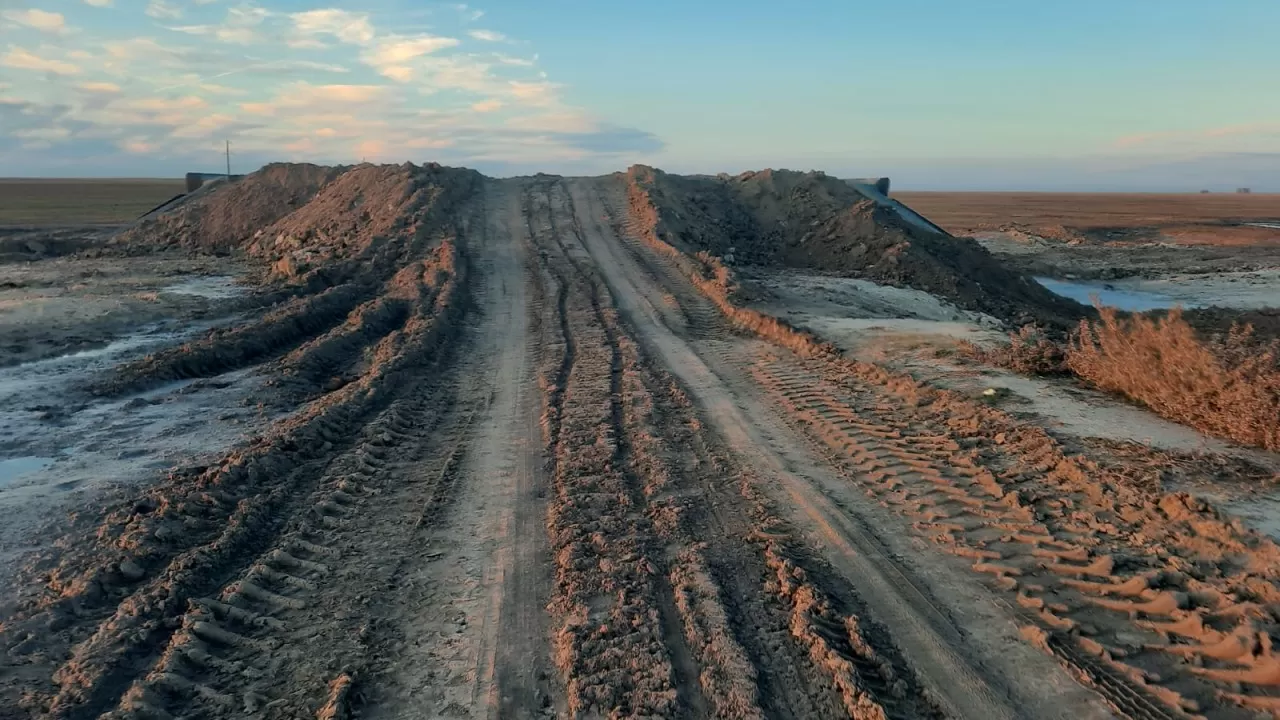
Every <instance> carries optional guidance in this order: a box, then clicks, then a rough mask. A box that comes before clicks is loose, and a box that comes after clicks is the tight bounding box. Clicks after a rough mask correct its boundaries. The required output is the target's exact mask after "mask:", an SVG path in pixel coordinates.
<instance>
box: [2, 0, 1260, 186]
mask: <svg viewBox="0 0 1280 720" xmlns="http://www.w3.org/2000/svg"><path fill="white" fill-rule="evenodd" d="M1278 27H1280V2H1274V1H1273V0H1218V2H1216V3H1212V4H1207V3H1204V2H1202V1H1201V0H1197V1H1195V2H1191V1H1188V0H1163V1H1160V2H1157V1H1155V0H1110V1H1109V2H1103V1H1101V0H1074V1H1073V2H1048V1H1046V2H1041V3H1029V2H1025V0H1020V1H1016V2H1015V1H1013V0H1000V1H997V0H966V1H965V2H957V1H955V0H897V1H896V2H877V3H872V2H862V1H861V0H843V1H842V2H837V1H826V0H821V1H820V0H811V1H809V2H804V1H800V2H794V3H779V2H776V1H771V2H764V1H757V0H737V2H725V1H721V0H701V1H698V2H690V1H689V0H685V1H684V2H675V1H674V0H648V1H647V2H643V3H626V2H605V1H602V0H594V1H590V2H589V1H587V0H544V1H543V2H531V1H530V0H491V1H489V2H483V3H482V4H481V3H473V4H470V5H467V4H459V3H431V2H425V3H424V2H410V1H406V0H374V1H373V2H360V3H356V2H339V1H338V0H253V1H248V0H38V2H28V1H27V0H0V175H37V176H40V175H42V176H64V175H99V176H110V175H130V176H163V175H176V174H179V173H181V172H184V171H186V170H188V169H204V168H217V167H219V166H220V165H221V158H220V157H219V155H220V152H221V148H222V143H223V141H224V139H227V138H229V139H230V140H231V142H232V149H233V163H234V164H236V165H237V166H238V167H241V168H242V169H247V168H250V167H253V166H256V165H258V164H261V163H262V162H265V161H268V160H306V161H313V162H322V163H350V162H358V161H360V160H361V159H367V160H370V161H385V162H401V161H404V160H412V161H415V162H424V161H428V160H436V161H439V162H444V163H448V164H459V165H467V166H471V167H476V168H477V169H480V170H482V171H485V172H489V173H492V174H512V173H524V172H533V171H538V170H542V171H547V172H563V173H596V172H607V171H612V170H617V169H622V168H624V167H626V166H627V165H629V164H631V163H634V162H645V163H649V164H653V165H656V166H658V167H662V168H664V169H668V170H672V171H677V172H719V171H728V172H736V171H740V170H746V169H758V168H762V167H790V168H796V169H823V170H827V171H828V172H832V173H835V174H839V175H873V174H888V175H891V176H893V177H894V179H895V185H896V186H897V187H911V188H934V187H936V188H939V189H951V188H958V189H1099V190H1123V189H1135V190H1138V189H1151V190H1179V189H1183V190H1195V189H1199V188H1201V187H1211V188H1214V189H1224V188H1228V187H1235V186H1237V185H1249V186H1252V187H1255V188H1256V189H1258V190H1277V191H1280V91H1278V90H1280V80H1277V79H1276V76H1275V69H1276V68H1277V67H1280V50H1278V49H1277V46H1280V43H1278V42H1276V40H1275V32H1276V28H1278Z"/></svg>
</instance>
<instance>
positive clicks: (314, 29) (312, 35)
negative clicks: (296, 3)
mask: <svg viewBox="0 0 1280 720" xmlns="http://www.w3.org/2000/svg"><path fill="white" fill-rule="evenodd" d="M289 17H290V19H292V20H293V29H294V32H295V33H296V36H297V37H296V42H300V43H303V45H301V46H303V47H305V46H308V45H306V43H319V40H318V38H317V37H316V36H319V35H328V36H332V37H335V38H337V39H338V40H340V41H342V42H344V43H348V44H351V45H366V44H368V43H370V42H372V41H373V38H374V35H375V34H376V33H375V32H374V29H373V24H372V23H371V22H369V15H368V13H362V12H350V11H348V10H340V9H338V8H324V9H320V10H307V11H305V12H299V13H293V14H292V15H290V16H289ZM311 46H314V45H311ZM320 46H321V47H323V45H320ZM295 47H299V46H296V45H295Z"/></svg>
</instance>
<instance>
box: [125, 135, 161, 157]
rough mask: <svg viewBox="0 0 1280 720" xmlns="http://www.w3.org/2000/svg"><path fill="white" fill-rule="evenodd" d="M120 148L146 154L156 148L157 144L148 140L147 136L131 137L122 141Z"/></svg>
mask: <svg viewBox="0 0 1280 720" xmlns="http://www.w3.org/2000/svg"><path fill="white" fill-rule="evenodd" d="M120 149H121V150H124V151H125V152H131V153H138V154H145V153H149V152H151V151H153V150H155V149H156V146H155V145H153V144H151V143H149V142H147V140H146V138H129V139H127V140H122V141H120Z"/></svg>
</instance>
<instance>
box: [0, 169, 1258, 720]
mask: <svg viewBox="0 0 1280 720" xmlns="http://www.w3.org/2000/svg"><path fill="white" fill-rule="evenodd" d="M626 182H627V181H626V178H625V177H624V176H622V175H616V176H609V177H605V178H595V179H562V178H558V177H552V176H541V175H540V176H537V177H533V178H520V179H513V180H504V181H496V180H484V181H482V182H481V183H480V185H479V187H478V188H477V189H476V191H475V192H474V193H471V194H469V195H467V197H466V199H465V200H464V201H462V202H460V203H459V204H458V205H456V206H452V207H450V208H449V210H450V212H448V213H447V214H442V215H438V216H435V219H434V220H430V221H428V220H425V219H423V220H422V221H421V222H420V223H419V224H418V225H416V226H415V227H416V228H417V229H416V230H414V235H413V236H412V237H413V241H406V242H404V243H402V244H401V248H402V249H397V250H389V249H387V248H388V247H392V246H385V247H383V248H382V249H380V250H379V251H378V252H380V253H384V254H382V255H378V256H376V258H375V259H374V260H373V261H370V264H369V267H370V268H373V270H369V272H370V273H373V274H374V276H371V277H370V278H363V279H357V280H352V281H351V282H350V283H348V284H338V285H336V286H335V287H332V288H328V289H324V290H321V291H318V292H316V293H315V294H313V295H310V296H308V297H306V298H301V299H299V300H298V301H294V302H292V303H287V304H285V305H284V306H282V309H281V310H279V311H276V312H275V313H273V314H270V315H268V316H266V317H264V318H263V319H260V320H258V321H256V322H258V323H260V324H264V323H265V324H266V325H262V327H270V328H279V327H285V326H287V327H289V328H291V329H292V330H291V334H287V335H283V336H281V337H283V338H284V339H283V340H281V341H280V342H279V343H275V344H267V346H264V344H263V343H262V342H261V341H259V340H253V338H257V337H259V336H260V335H259V334H255V333H257V330H255V328H256V327H258V325H251V326H249V327H245V328H240V329H238V330H237V331H236V332H228V333H222V334H215V335H213V336H211V338H210V339H209V340H208V342H207V343H205V344H203V345H202V344H200V343H192V344H189V345H187V346H184V347H183V348H181V349H179V350H178V351H175V354H172V355H169V356H165V355H163V354H162V355H159V356H154V357H152V358H150V359H149V360H148V361H147V362H145V363H140V364H137V365H136V366H134V367H130V368H125V369H123V370H122V371H121V374H120V376H119V381H118V382H116V383H114V384H110V383H109V384H107V386H106V389H105V390H104V391H105V392H114V393H121V394H123V393H127V392H130V391H131V390H132V389H133V388H135V387H140V386H144V385H146V384H148V383H149V382H151V381H156V380H159V379H165V378H171V377H187V376H202V375H203V376H212V375H216V374H218V373H221V372H226V371H228V370H238V369H243V368H245V367H256V366H262V367H263V368H268V369H270V371H271V372H273V373H275V374H277V375H279V376H280V377H282V378H284V379H285V380H286V381H282V382H281V384H280V386H279V392H281V393H285V394H287V395H288V396H289V397H297V398H300V399H301V400H302V401H303V402H304V404H303V405H302V409H301V410H299V411H298V412H296V413H294V414H292V415H290V416H289V417H288V418H287V419H285V420H282V421H280V422H279V423H277V424H276V426H273V427H272V428H271V430H270V431H268V432H267V433H265V434H264V435H263V436H262V437H261V438H260V439H258V440H256V441H254V442H253V443H252V444H250V445H249V446H247V447H241V448H237V449H235V450H233V451H232V452H230V453H229V454H228V455H227V456H226V457H225V458H224V459H223V460H222V461H221V462H218V463H214V464H212V465H210V466H208V467H202V468H188V469H179V470H177V471H175V472H173V473H172V474H171V475H170V477H169V478H168V479H166V480H164V481H162V482H160V483H158V484H157V485H156V486H155V487H153V488H151V489H149V490H147V491H145V492H143V493H141V494H139V495H138V496H137V497H133V498H130V499H128V500H127V501H124V502H121V503H119V504H117V505H114V506H112V507H109V508H107V510H105V511H104V512H103V514H102V516H101V517H85V518H81V519H79V520H77V521H75V522H73V523H71V524H70V525H69V526H68V528H66V529H65V534H64V535H63V536H62V537H61V538H60V539H59V540H58V543H57V544H56V551H51V552H50V553H48V554H47V555H45V556H43V557H37V558H35V559H33V560H32V562H31V565H30V572H29V573H28V578H27V582H28V583H29V586H28V587H26V588H25V589H23V590H22V591H21V592H20V593H15V596H14V598H13V599H12V600H11V601H7V602H6V603H5V604H4V606H3V607H0V639H2V640H3V645H4V647H5V649H6V650H7V654H6V655H5V656H4V660H3V661H0V663H2V664H0V708H5V709H6V712H5V713H0V716H4V717H8V716H10V715H12V716H15V717H26V716H29V717H39V718H68V719H73V718H91V717H111V718H133V717H138V718H152V717H155V718H167V717H184V718H231V717H282V718H284V717H287V718H323V719H332V718H344V717H362V718H421V717H468V718H543V717H664V718H818V717H831V718H836V717H854V718H860V719H863V720H869V719H872V718H903V719H906V718H957V719H958V718H974V719H984V720H985V719H987V718H1106V717H1113V716H1122V717H1131V718H1183V717H1189V716H1194V715H1196V714H1203V715H1205V716H1207V717H1213V718H1237V717H1239V718H1244V717H1252V716H1253V714H1254V713H1255V712H1257V711H1265V710H1270V709H1274V708H1275V707H1277V701H1276V700H1275V699H1274V698H1273V697H1271V696H1270V695H1269V690H1270V688H1271V687H1272V686H1274V685H1275V684H1276V683H1277V682H1280V680H1278V679H1277V677H1276V676H1275V674H1274V668H1275V667H1280V664H1274V665H1273V664H1272V663H1276V661H1275V660H1274V659H1273V657H1272V656H1271V654H1270V645H1269V643H1267V642H1266V641H1265V640H1263V639H1261V638H1262V637H1263V636H1265V635H1266V632H1267V630H1266V628H1267V625H1266V621H1265V619H1264V617H1265V615H1264V612H1263V609H1265V607H1267V606H1268V605H1269V604H1270V603H1272V602H1274V600H1273V599H1272V598H1271V597H1270V596H1269V595H1268V593H1274V590H1273V589H1272V587H1273V586H1272V585H1271V584H1270V583H1269V581H1268V578H1269V575H1268V574H1269V573H1272V572H1274V570H1271V569H1267V565H1268V563H1270V567H1271V568H1274V567H1277V565H1276V564H1275V562H1274V561H1275V560H1277V559H1280V557H1278V556H1277V555H1276V553H1275V547H1274V545H1271V544H1269V542H1267V541H1263V540H1262V539H1260V538H1258V537H1257V536H1254V535H1252V534H1250V533H1248V532H1247V531H1245V530H1244V529H1243V528H1241V527H1239V526H1238V524H1236V525H1232V524H1230V523H1229V522H1227V521H1225V520H1221V519H1218V518H1217V517H1216V516H1214V515H1213V514H1212V513H1210V512H1206V511H1205V510H1203V509H1202V508H1199V507H1198V506H1196V505H1195V503H1194V501H1191V500H1190V499H1183V500H1177V499H1175V500H1170V499H1168V498H1167V497H1166V498H1165V499H1156V500H1153V499H1152V498H1150V497H1146V496H1141V495H1140V494H1139V493H1137V492H1135V491H1132V490H1129V489H1126V488H1125V487H1123V486H1121V485H1118V484H1117V483H1116V481H1115V478H1114V476H1113V475H1112V474H1109V471H1105V470H1103V469H1101V468H1098V467H1096V466H1093V465H1090V464H1089V463H1088V460H1087V459H1084V458H1068V457H1067V456H1065V455H1064V454H1063V452H1062V450H1061V449H1060V448H1058V447H1057V446H1056V444H1055V443H1054V441H1053V440H1051V439H1050V438H1049V437H1048V436H1047V435H1045V434H1044V433H1043V432H1042V431H1039V430H1038V429H1036V428H1031V429H1028V428H1025V427H1015V426H1013V425H1012V424H1010V425H1008V426H1007V427H1006V426H1004V425H1001V424H1000V423H1002V422H1006V420H1007V419H1006V420H1002V419H1000V418H1001V416H998V415H995V414H991V412H990V411H988V410H986V409H984V408H980V407H976V406H974V407H970V406H968V405H965V404H964V403H962V402H960V401H959V400H956V399H953V398H948V397H947V396H945V395H944V396H937V395H930V394H929V393H928V392H925V391H924V390H922V389H921V388H920V387H918V386H916V385H914V384H913V383H911V382H909V381H907V380H904V379H903V378H900V377H896V376H893V375H891V374H889V373H887V372H884V371H880V370H876V369H874V368H872V367H870V366H861V365H855V364H852V363H848V362H847V361H844V360H841V359H839V358H834V357H831V356H827V355H815V354H813V353H812V352H808V351H806V350H805V349H804V348H797V351H793V350H789V349H787V348H786V347H783V346H782V345H780V344H777V343H775V342H769V341H766V340H764V339H761V338H760V337H758V336H756V335H753V334H750V333H747V332H744V330H743V329H742V327H741V323H736V324H735V323H734V322H733V321H732V320H731V318H728V317H726V316H725V315H724V314H723V313H722V310H721V308H720V307H718V306H717V304H716V302H714V301H713V299H711V298H709V297H708V296H706V295H704V294H703V292H702V291H701V290H700V289H699V287H698V286H697V285H696V284H695V283H694V282H693V281H692V280H691V279H690V278H689V277H688V276H686V275H685V274H684V270H683V268H682V267H681V266H680V264H679V263H677V262H676V261H675V260H673V259H672V257H671V256H670V255H669V254H667V253H665V252H664V251H663V250H662V249H661V247H659V245H658V242H659V240H658V239H656V238H655V237H653V236H652V234H650V233H649V230H648V229H647V228H646V227H644V225H643V222H642V221H641V219H640V218H639V217H637V215H636V214H635V213H634V212H633V211H632V208H631V207H629V203H628V188H627V185H626ZM406 232H408V231H406ZM386 253H391V254H386ZM380 263H381V264H380ZM378 268H381V269H380V270H379V269H378ZM379 273H380V274H379ZM362 277H363V276H362ZM344 288H347V289H346V290H344ZM335 308H337V309H336V310H335ZM344 316H345V317H346V318H347V320H346V322H345V323H344V322H342V319H343V317H344ZM282 318H283V319H282ZM286 320H287V321H288V322H287V323H286V322H285V321H286ZM273 337H274V336H273ZM333 377H338V378H341V379H342V382H339V383H334V382H331V380H330V379H331V378H333ZM984 413H986V414H984ZM1179 502H1181V503H1182V504H1181V505H1178V503H1179ZM1213 543H1216V546H1215V549H1213V550H1209V549H1207V547H1208V545H1210V544H1213ZM1247 599H1251V600H1248V601H1246V600H1247ZM1250 603H1251V604H1250ZM1250 633H1255V634H1252V635H1251V634H1250ZM1257 633H1261V635H1257ZM1255 637H1257V638H1258V639H1257V640H1256V641H1255V640H1254V638H1255ZM1230 642H1235V643H1236V645H1238V646H1240V647H1241V648H1246V646H1247V648H1246V649H1243V650H1240V651H1239V652H1237V653H1236V654H1235V655H1231V654H1230V653H1229V652H1228V650H1229V648H1228V650H1224V649H1223V648H1224V647H1226V645H1228V644H1229V643H1230ZM1233 647H1234V646H1233ZM1246 655H1247V658H1246ZM1187 658H1195V659H1196V661H1195V662H1194V663H1189V662H1186V659H1187ZM1230 662H1234V663H1235V665H1234V666H1231V667H1228V665H1227V663H1230Z"/></svg>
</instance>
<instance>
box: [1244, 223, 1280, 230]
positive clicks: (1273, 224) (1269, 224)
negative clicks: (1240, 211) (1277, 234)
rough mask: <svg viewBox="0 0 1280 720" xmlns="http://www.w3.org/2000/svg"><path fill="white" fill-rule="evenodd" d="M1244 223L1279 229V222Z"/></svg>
mask: <svg viewBox="0 0 1280 720" xmlns="http://www.w3.org/2000/svg"><path fill="white" fill-rule="evenodd" d="M1245 224H1246V225H1252V226H1254V227H1262V228H1271V229H1272V230H1280V223H1269V222H1252V223H1245Z"/></svg>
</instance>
